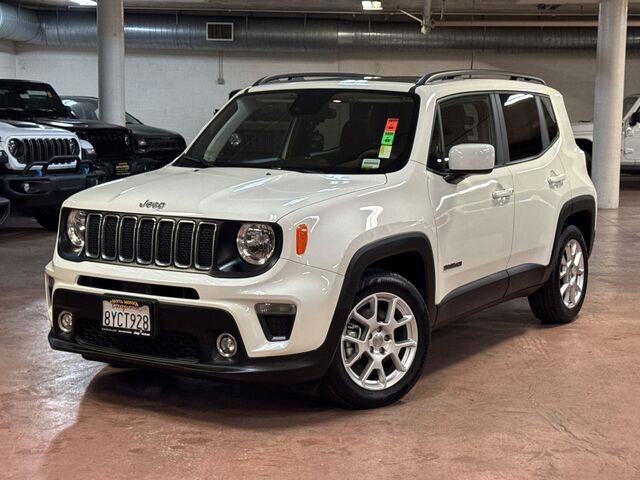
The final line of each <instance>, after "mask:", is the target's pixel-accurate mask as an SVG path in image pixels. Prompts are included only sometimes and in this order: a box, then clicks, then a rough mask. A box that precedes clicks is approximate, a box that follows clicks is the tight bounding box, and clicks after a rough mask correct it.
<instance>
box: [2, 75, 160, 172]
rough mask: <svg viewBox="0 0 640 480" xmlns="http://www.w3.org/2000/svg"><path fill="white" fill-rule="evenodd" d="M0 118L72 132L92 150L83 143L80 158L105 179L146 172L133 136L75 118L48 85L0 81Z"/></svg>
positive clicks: (31, 82) (119, 128)
mask: <svg viewBox="0 0 640 480" xmlns="http://www.w3.org/2000/svg"><path fill="white" fill-rule="evenodd" d="M0 119H7V120H22V121H29V122H33V123H37V124H41V125H48V126H51V127H56V128H62V129H65V130H69V131H71V132H73V133H75V134H76V135H77V136H78V137H79V138H80V139H81V140H86V141H87V142H89V143H90V144H91V145H92V147H93V149H95V153H94V152H92V151H91V150H90V149H88V148H85V147H86V144H85V145H84V146H83V149H84V152H83V153H84V155H83V158H84V159H92V160H95V162H96V163H97V165H98V166H99V167H100V169H101V170H103V171H104V172H105V173H106V178H107V180H111V179H114V178H116V177H118V176H124V175H130V174H134V173H140V172H144V171H146V170H147V168H146V167H145V165H144V162H141V161H139V160H138V159H137V158H136V157H135V155H134V151H133V134H132V133H131V131H130V130H129V129H128V128H125V127H121V126H119V125H112V124H110V123H105V122H101V121H97V120H80V119H78V118H76V116H75V115H74V114H73V112H72V111H71V110H70V109H69V108H67V107H66V106H64V105H63V104H62V100H61V99H60V97H59V96H58V94H57V93H56V91H55V90H54V89H53V87H51V85H49V84H47V83H42V82H33V81H28V80H6V79H4V80H3V79H0Z"/></svg>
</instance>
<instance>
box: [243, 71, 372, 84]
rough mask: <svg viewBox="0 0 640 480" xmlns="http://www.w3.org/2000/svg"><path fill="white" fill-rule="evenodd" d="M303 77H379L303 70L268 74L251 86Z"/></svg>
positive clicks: (331, 78) (361, 78)
mask: <svg viewBox="0 0 640 480" xmlns="http://www.w3.org/2000/svg"><path fill="white" fill-rule="evenodd" d="M305 78H324V79H327V80H336V79H353V80H373V79H377V78H381V77H380V76H378V75H368V74H366V73H344V72H303V73H278V74H276V75H269V76H267V77H262V78H261V79H259V80H258V81H256V82H255V83H254V84H253V85H252V87H257V86H258V85H266V84H267V83H274V82H279V81H287V82H291V81H293V80H304V79H305Z"/></svg>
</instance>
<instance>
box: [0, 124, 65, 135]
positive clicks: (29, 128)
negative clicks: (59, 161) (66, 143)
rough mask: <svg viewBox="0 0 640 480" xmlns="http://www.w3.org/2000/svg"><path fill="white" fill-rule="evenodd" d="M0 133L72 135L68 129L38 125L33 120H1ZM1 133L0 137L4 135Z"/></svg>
mask: <svg viewBox="0 0 640 480" xmlns="http://www.w3.org/2000/svg"><path fill="white" fill-rule="evenodd" d="M0 133H2V135H4V136H9V135H18V136H19V135H25V134H30V133H33V134H43V133H44V134H53V133H55V134H59V135H65V136H67V135H69V136H70V135H71V134H70V133H69V132H68V131H66V130H63V129H60V128H55V127H50V126H47V125H38V124H37V123H33V122H25V121H21V120H0ZM2 135H0V137H1V136H2Z"/></svg>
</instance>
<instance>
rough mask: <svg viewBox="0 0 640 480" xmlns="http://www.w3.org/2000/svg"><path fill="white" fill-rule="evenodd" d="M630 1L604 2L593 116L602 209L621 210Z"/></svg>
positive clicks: (595, 176)
mask: <svg viewBox="0 0 640 480" xmlns="http://www.w3.org/2000/svg"><path fill="white" fill-rule="evenodd" d="M628 7H629V0H602V2H600V17H599V20H598V53H597V61H596V65H597V67H596V68H597V71H596V94H595V103H594V108H595V110H594V116H593V123H594V125H593V140H594V142H593V164H592V170H591V173H592V177H593V183H594V184H595V186H596V190H597V191H598V206H599V207H600V208H618V204H619V197H620V158H621V154H622V152H621V150H622V101H623V99H624V71H625V53H626V45H627V12H628Z"/></svg>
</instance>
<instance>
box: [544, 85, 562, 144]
mask: <svg viewBox="0 0 640 480" xmlns="http://www.w3.org/2000/svg"><path fill="white" fill-rule="evenodd" d="M540 102H541V103H542V114H543V115H544V123H545V124H546V125H547V133H548V134H549V144H552V143H553V142H554V141H555V140H556V138H558V121H557V120H556V115H555V112H554V111H553V105H552V103H551V99H550V98H549V97H540Z"/></svg>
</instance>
